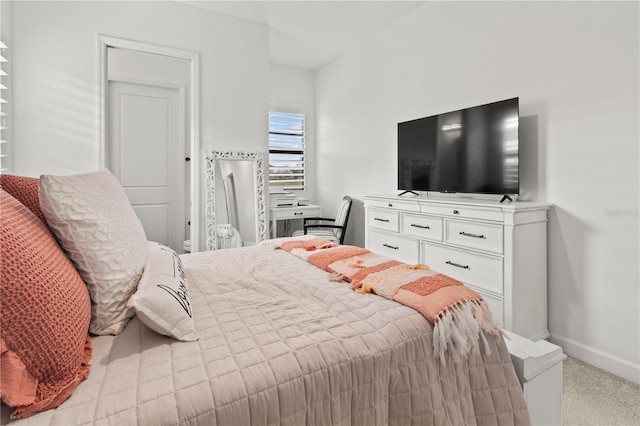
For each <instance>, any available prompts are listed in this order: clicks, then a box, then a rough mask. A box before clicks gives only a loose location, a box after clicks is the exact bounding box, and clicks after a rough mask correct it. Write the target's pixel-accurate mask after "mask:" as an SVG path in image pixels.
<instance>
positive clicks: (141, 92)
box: [107, 48, 189, 253]
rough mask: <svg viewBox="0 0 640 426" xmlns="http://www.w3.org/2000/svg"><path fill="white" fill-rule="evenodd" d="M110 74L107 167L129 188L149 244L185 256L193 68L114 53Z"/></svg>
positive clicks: (110, 54)
mask: <svg viewBox="0 0 640 426" xmlns="http://www.w3.org/2000/svg"><path fill="white" fill-rule="evenodd" d="M176 61H177V62H176ZM179 62H185V64H180V63H179ZM176 65H177V67H176ZM182 65H186V67H182V68H183V69H184V72H183V73H180V72H179V71H180V66H182ZM176 70H177V71H176ZM107 71H108V86H107V87H108V106H109V107H108V110H107V111H108V117H107V128H108V138H107V152H108V167H109V169H110V170H111V172H112V173H113V174H114V175H115V176H116V178H118V180H119V181H120V183H121V184H122V186H123V187H124V189H125V192H126V193H127V195H128V197H129V201H130V202H131V205H132V206H133V208H134V210H135V212H136V214H137V215H138V217H139V218H140V221H141V222H142V225H143V227H144V230H145V232H146V234H147V239H148V240H151V241H157V242H159V243H162V244H165V245H168V246H169V247H171V248H172V249H174V250H175V251H177V252H178V253H182V252H183V242H184V240H185V239H187V238H188V237H186V235H188V234H187V232H188V227H187V226H186V223H187V216H188V214H187V212H188V210H189V209H188V206H189V202H188V200H187V198H188V197H187V196H186V194H188V193H189V179H188V167H186V165H185V158H186V157H187V156H188V152H187V151H188V148H187V146H188V145H187V143H186V141H187V129H186V126H185V120H186V116H187V107H186V105H187V102H186V99H185V96H186V92H187V91H186V88H185V84H184V83H185V80H186V81H188V78H189V74H188V64H187V63H186V61H179V60H176V59H175V58H167V57H163V56H161V55H154V54H148V53H141V52H135V51H127V50H122V49H111V48H110V49H109V50H108V66H107Z"/></svg>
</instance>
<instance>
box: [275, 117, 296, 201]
mask: <svg viewBox="0 0 640 426" xmlns="http://www.w3.org/2000/svg"><path fill="white" fill-rule="evenodd" d="M304 118H305V116H304V114H296V113H289V112H278V111H270V112H269V186H272V187H274V186H277V187H282V188H284V189H286V190H293V191H295V190H304V189H305V152H304V149H305V143H304V139H305V138H304V131H305V127H304Z"/></svg>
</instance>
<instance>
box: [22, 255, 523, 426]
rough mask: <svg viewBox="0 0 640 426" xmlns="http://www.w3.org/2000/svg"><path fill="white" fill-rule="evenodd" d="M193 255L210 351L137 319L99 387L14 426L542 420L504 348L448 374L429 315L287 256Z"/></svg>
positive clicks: (106, 352) (98, 340)
mask: <svg viewBox="0 0 640 426" xmlns="http://www.w3.org/2000/svg"><path fill="white" fill-rule="evenodd" d="M181 257H182V260H183V264H184V267H185V270H186V272H187V276H188V279H189V285H190V288H189V292H190V297H191V303H192V309H193V317H194V320H195V325H196V331H197V333H198V335H199V340H198V341H196V342H178V341H175V340H172V339H171V338H168V337H164V336H160V335H158V334H156V333H154V332H153V331H151V330H149V329H148V328H146V327H145V326H144V325H142V324H141V323H140V321H139V320H138V319H137V318H134V319H132V320H131V321H130V323H129V324H128V325H127V327H126V328H125V330H124V332H123V333H122V334H120V335H118V336H100V337H95V338H93V339H92V342H93V351H94V353H93V358H92V360H91V364H92V367H91V372H90V375H89V378H88V379H87V380H86V381H84V382H83V383H81V384H80V386H79V387H78V388H77V390H76V391H75V392H74V394H73V395H72V396H71V397H70V398H69V399H68V400H67V401H66V402H65V403H63V404H62V405H61V406H60V407H58V408H57V409H55V410H49V411H46V412H43V413H40V414H37V415H35V416H33V417H29V418H26V419H21V420H17V421H13V422H10V424H16V425H17V424H24V425H27V424H38V425H43V424H44V425H69V424H79V425H84V424H96V425H99V424H113V425H124V424H141V425H142V424H153V425H176V424H184V425H187V424H206V425H276V424H278V425H281V424H283V425H301V424H310V425H313V424H317V425H328V424H332V425H352V424H356V425H376V424H377V425H382V424H421V425H425V424H438V425H447V424H450V425H460V424H466V425H475V424H492V425H496V424H497V425H513V424H529V423H530V422H529V416H528V413H527V409H526V404H525V401H524V396H523V393H522V390H521V388H520V385H519V382H518V379H517V377H516V374H515V372H514V369H513V366H512V364H511V360H510V357H509V353H508V351H507V349H506V346H505V344H504V342H503V341H502V339H501V338H500V337H496V336H487V339H488V341H489V348H490V353H489V352H487V351H486V350H485V349H482V350H481V352H480V353H478V354H472V355H470V356H469V357H468V358H466V359H463V360H461V361H458V362H455V363H454V362H448V363H446V364H445V363H442V362H441V361H438V360H436V359H435V358H434V356H433V354H432V349H431V348H432V341H431V339H432V329H433V328H432V326H431V324H430V323H429V322H427V320H425V318H424V317H423V316H422V315H421V314H419V313H418V312H416V311H414V310H413V309H411V308H409V307H406V306H403V305H400V304H398V303H397V302H394V301H391V300H388V299H385V298H382V297H380V296H377V295H374V294H359V293H355V292H353V291H351V290H350V287H349V285H348V284H347V283H344V282H342V283H337V282H333V281H330V280H329V277H328V274H327V272H324V271H322V270H320V269H319V268H316V267H315V266H312V265H310V264H308V263H307V262H305V261H303V260H301V259H299V258H296V257H295V256H293V255H291V254H289V253H286V252H284V251H282V250H274V249H273V248H270V247H268V246H253V247H246V248H239V249H228V250H219V251H215V252H203V253H193V254H188V255H183V256H181Z"/></svg>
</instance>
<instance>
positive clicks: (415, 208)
mask: <svg viewBox="0 0 640 426" xmlns="http://www.w3.org/2000/svg"><path fill="white" fill-rule="evenodd" d="M365 204H366V205H367V206H371V207H382V208H385V209H394V210H407V211H411V212H419V211H420V204H418V203H417V202H407V201H402V200H399V201H396V200H375V199H371V198H367V199H365Z"/></svg>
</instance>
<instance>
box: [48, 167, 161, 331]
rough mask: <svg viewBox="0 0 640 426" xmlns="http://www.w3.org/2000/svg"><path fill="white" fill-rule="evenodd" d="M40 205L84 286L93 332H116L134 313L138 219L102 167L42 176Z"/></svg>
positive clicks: (141, 241)
mask: <svg viewBox="0 0 640 426" xmlns="http://www.w3.org/2000/svg"><path fill="white" fill-rule="evenodd" d="M39 196H40V207H41V209H42V212H43V213H44V216H45V217H46V219H47V223H48V225H49V228H51V230H52V231H53V233H54V234H55V236H56V238H57V239H58V242H59V243H60V246H61V247H62V249H63V250H64V251H65V253H66V254H67V256H68V257H69V259H70V260H71V262H73V264H74V266H75V267H76V269H77V270H78V272H79V273H80V276H81V277H82V279H83V280H84V282H85V283H86V284H87V288H88V290H89V295H90V296H91V324H90V325H89V331H90V332H91V333H93V334H98V335H106V334H119V333H120V332H122V330H123V329H124V327H125V326H126V325H127V322H128V321H129V319H130V318H131V317H132V316H133V315H134V312H133V310H132V309H130V308H127V301H128V300H129V298H130V297H131V295H132V294H133V292H134V291H135V290H136V286H137V284H138V280H139V279H140V277H141V275H142V271H143V269H144V265H145V263H146V261H147V257H148V254H149V249H148V245H147V238H146V235H145V232H144V229H143V227H142V223H140V220H139V219H138V217H137V216H136V214H135V212H134V211H133V208H132V207H131V204H130V203H129V199H128V198H127V195H126V194H125V192H124V189H123V188H122V186H121V185H120V183H119V182H118V180H117V179H116V178H115V177H114V176H113V175H112V174H111V172H109V171H108V170H106V169H105V170H102V171H100V172H94V173H85V174H79V175H70V176H52V175H43V176H41V177H40V186H39Z"/></svg>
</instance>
